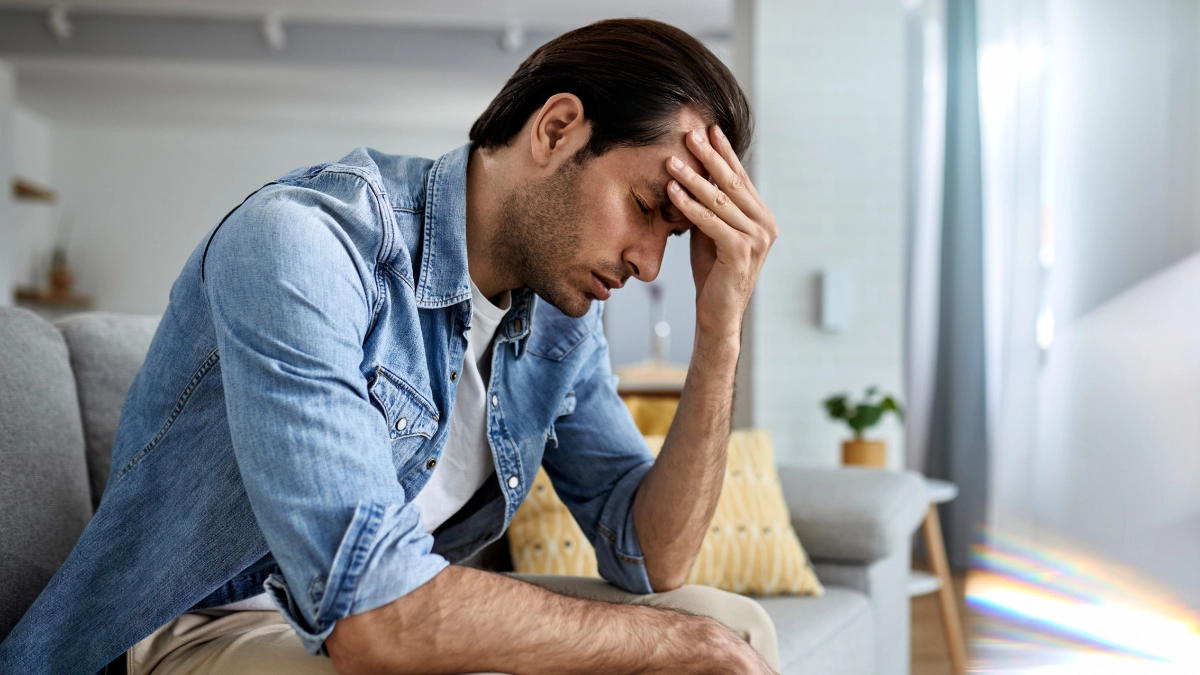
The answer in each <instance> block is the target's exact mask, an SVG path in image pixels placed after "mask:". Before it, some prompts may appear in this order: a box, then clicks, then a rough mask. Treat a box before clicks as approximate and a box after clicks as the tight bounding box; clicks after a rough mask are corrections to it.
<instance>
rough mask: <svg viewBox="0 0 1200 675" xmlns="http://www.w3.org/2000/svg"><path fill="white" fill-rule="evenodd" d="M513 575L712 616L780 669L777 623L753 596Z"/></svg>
mask: <svg viewBox="0 0 1200 675" xmlns="http://www.w3.org/2000/svg"><path fill="white" fill-rule="evenodd" d="M512 576H513V577H515V578H517V579H521V580H523V581H528V582H529V583H533V584H537V585H538V586H541V587H543V588H545V589H547V590H551V591H554V592H555V593H561V594H563V595H570V596H574V597H579V598H588V599H591V600H603V601H606V602H630V603H638V604H644V605H654V606H656V607H665V608H669V609H676V610H680V611H684V612H687V613H689V614H698V615H700V616H707V617H711V618H713V619H715V620H717V621H719V622H721V623H722V624H724V625H726V626H728V627H729V628H730V629H731V630H733V631H734V632H735V633H737V634H738V635H741V636H742V638H743V639H745V640H746V641H747V642H749V643H750V646H752V647H754V648H755V649H756V650H757V651H758V653H759V654H762V656H763V658H764V659H766V660H767V663H769V664H771V667H773V668H775V670H779V642H778V638H777V636H776V634H775V623H774V622H773V621H771V617H770V615H768V614H767V610H765V609H763V607H762V605H760V604H758V603H757V602H755V601H754V600H753V599H751V598H748V597H746V596H744V595H737V594H735V593H729V592H727V591H722V590H720V589H716V588H711V587H709V586H694V585H690V584H689V585H684V586H681V587H679V588H677V589H675V590H673V591H667V592H665V593H652V594H650V595H636V594H633V593H627V592H625V591H623V590H621V589H619V588H617V587H616V586H613V585H612V584H610V583H608V582H607V581H604V580H603V579H595V578H587V577H564V576H552V575H544V574H514V575H512Z"/></svg>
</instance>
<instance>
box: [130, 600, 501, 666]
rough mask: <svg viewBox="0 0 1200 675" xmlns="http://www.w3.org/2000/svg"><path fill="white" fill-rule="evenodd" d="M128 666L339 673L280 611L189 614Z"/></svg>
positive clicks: (135, 653) (143, 646)
mask: <svg viewBox="0 0 1200 675" xmlns="http://www.w3.org/2000/svg"><path fill="white" fill-rule="evenodd" d="M128 668H129V675H209V674H211V675H336V672H335V671H334V669H333V665H332V664H331V663H330V661H329V659H327V658H325V657H324V656H312V655H311V654H309V653H308V652H306V651H305V650H304V646H303V645H302V644H301V643H300V638H299V637H298V636H297V635H296V631H294V630H292V627H291V626H289V625H288V623H287V621H285V620H284V618H283V615H282V614H280V613H279V612H276V611H239V612H211V613H199V612H194V613H189V614H184V615H182V616H180V617H179V618H177V619H175V620H174V621H172V622H170V623H168V624H167V625H165V626H163V627H162V628H160V629H158V630H157V631H155V632H154V634H152V635H151V636H150V637H148V638H146V639H145V640H142V641H141V642H139V643H137V644H136V645H134V647H133V649H130V650H129V655H128ZM475 675H503V673H476V674H475Z"/></svg>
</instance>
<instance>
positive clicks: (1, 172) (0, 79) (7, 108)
mask: <svg viewBox="0 0 1200 675" xmlns="http://www.w3.org/2000/svg"><path fill="white" fill-rule="evenodd" d="M16 79H17V78H16V74H15V73H14V72H13V69H12V67H11V66H10V65H9V64H8V63H6V62H4V61H0V306H6V305H11V304H12V301H13V297H12V278H13V269H12V268H13V259H14V258H13V248H14V245H13V240H14V233H13V230H14V228H13V222H12V218H13V216H12V205H13V199H12V189H11V188H10V187H9V186H10V184H11V182H12V171H13V154H14V148H13V145H14V143H13V136H14V133H15V128H14V127H15V122H14V121H13V116H14V111H13V108H14V107H15V105H16V84H17V82H16Z"/></svg>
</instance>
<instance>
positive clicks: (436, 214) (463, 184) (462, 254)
mask: <svg viewBox="0 0 1200 675" xmlns="http://www.w3.org/2000/svg"><path fill="white" fill-rule="evenodd" d="M470 155H471V144H470V143H467V144H466V145H464V146H462V147H460V148H458V149H457V150H452V151H450V152H448V153H446V154H444V155H442V156H441V157H439V158H438V159H437V161H435V162H434V163H433V166H432V167H431V168H430V169H429V177H428V178H426V182H425V230H424V232H423V234H422V242H421V275H420V278H419V279H418V281H417V291H416V298H417V306H418V307H422V308H426V309H434V308H437V307H448V306H450V305H453V304H456V303H459V302H462V301H463V300H466V299H469V298H470V297H471V277H470V276H469V275H468V274H467V158H468V157H470Z"/></svg>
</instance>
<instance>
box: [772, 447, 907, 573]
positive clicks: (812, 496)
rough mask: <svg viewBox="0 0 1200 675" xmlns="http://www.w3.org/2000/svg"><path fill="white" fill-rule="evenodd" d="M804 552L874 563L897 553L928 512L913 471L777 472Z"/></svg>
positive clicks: (794, 469)
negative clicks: (802, 543)
mask: <svg viewBox="0 0 1200 675" xmlns="http://www.w3.org/2000/svg"><path fill="white" fill-rule="evenodd" d="M779 481H780V483H781V484H782V485H783V494H784V496H785V497H786V498H787V502H788V510H789V511H790V512H791V515H792V527H794V528H795V529H796V534H798V535H800V540H801V541H803V542H804V548H805V549H806V550H807V551H808V554H809V555H810V556H812V559H813V560H814V561H818V560H846V561H854V562H865V563H869V562H873V561H875V560H879V559H881V558H885V557H887V556H888V555H890V554H891V553H892V552H894V551H898V550H901V549H902V548H903V547H905V546H906V545H907V543H908V541H909V537H911V536H912V533H913V531H914V530H916V528H917V525H918V524H919V523H920V522H921V519H922V518H923V517H924V516H925V511H926V509H927V508H928V507H929V497H928V494H927V493H926V490H925V481H924V479H923V478H922V477H921V476H920V474H917V473H914V472H912V471H884V470H880V469H860V468H842V469H812V468H797V467H785V466H781V467H779Z"/></svg>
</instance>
